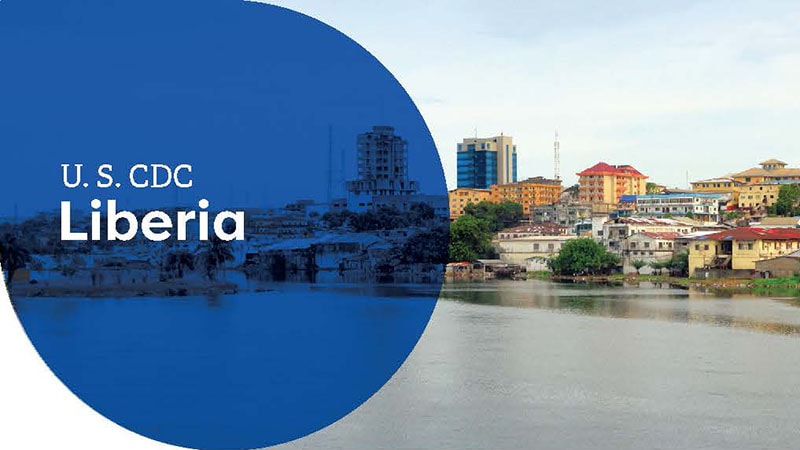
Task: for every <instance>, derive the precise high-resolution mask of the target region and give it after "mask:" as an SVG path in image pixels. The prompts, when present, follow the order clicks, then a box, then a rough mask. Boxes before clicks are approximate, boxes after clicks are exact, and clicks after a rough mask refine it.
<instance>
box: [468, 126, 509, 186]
mask: <svg viewBox="0 0 800 450" xmlns="http://www.w3.org/2000/svg"><path fill="white" fill-rule="evenodd" d="M457 163H458V182H457V187H460V188H461V187H464V188H476V189H489V187H490V186H491V185H493V184H508V183H514V182H516V181H517V146H516V145H514V143H513V140H512V138H511V136H505V135H502V134H501V135H500V136H495V137H491V138H477V137H476V138H466V139H464V141H463V142H462V143H460V144H458V149H457Z"/></svg>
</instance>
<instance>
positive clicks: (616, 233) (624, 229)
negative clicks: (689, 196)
mask: <svg viewBox="0 0 800 450" xmlns="http://www.w3.org/2000/svg"><path fill="white" fill-rule="evenodd" d="M696 226H697V223H696V222H694V221H692V220H690V219H685V218H683V219H682V220H678V219H674V218H669V219H668V218H651V217H624V218H619V219H614V220H610V221H607V222H605V223H604V224H603V229H602V232H600V238H601V241H602V242H603V245H604V246H605V247H606V248H607V249H608V250H609V251H610V252H612V253H616V254H618V255H623V253H624V250H625V246H624V243H625V242H626V240H627V239H628V237H629V236H633V235H634V234H637V233H646V232H648V233H677V234H688V233H691V232H692V231H696V230H695V228H696Z"/></svg>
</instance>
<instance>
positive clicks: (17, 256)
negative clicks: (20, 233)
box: [0, 234, 31, 288]
mask: <svg viewBox="0 0 800 450" xmlns="http://www.w3.org/2000/svg"><path fill="white" fill-rule="evenodd" d="M30 260H31V255H30V253H29V252H28V250H26V249H25V248H23V247H21V246H20V245H19V244H18V243H17V238H16V237H14V236H12V235H11V234H6V235H5V236H4V237H3V239H2V240H0V265H2V266H3V269H5V270H6V271H7V272H8V281H7V282H6V283H7V285H8V286H9V288H10V287H11V283H12V282H13V281H14V273H15V272H16V271H17V269H22V268H23V267H25V264H26V263H28V262H29V261H30Z"/></svg>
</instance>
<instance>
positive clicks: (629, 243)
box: [622, 231, 681, 273]
mask: <svg viewBox="0 0 800 450" xmlns="http://www.w3.org/2000/svg"><path fill="white" fill-rule="evenodd" d="M680 236H681V235H680V233H676V232H652V231H643V232H641V233H636V234H633V235H630V236H628V237H627V238H626V239H625V240H624V241H623V250H622V270H623V272H625V273H630V272H636V271H637V270H636V268H635V267H634V266H633V262H634V261H642V262H644V263H646V264H649V263H654V262H657V261H669V260H670V259H672V255H673V252H674V246H675V240H676V239H678V237H680ZM650 271H651V269H650V268H648V269H642V272H643V273H649V272H650Z"/></svg>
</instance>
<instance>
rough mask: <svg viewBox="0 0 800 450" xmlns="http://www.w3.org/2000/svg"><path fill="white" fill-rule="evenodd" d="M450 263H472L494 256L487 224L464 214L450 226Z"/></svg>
mask: <svg viewBox="0 0 800 450" xmlns="http://www.w3.org/2000/svg"><path fill="white" fill-rule="evenodd" d="M448 253H449V256H450V261H474V260H476V259H479V258H491V257H492V256H494V249H493V248H492V235H491V233H490V231H489V224H488V223H487V222H486V221H485V220H483V219H479V218H477V217H475V216H472V215H468V214H465V215H463V216H461V217H459V218H458V219H457V220H456V221H455V222H453V223H451V224H450V245H449V247H448Z"/></svg>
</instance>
